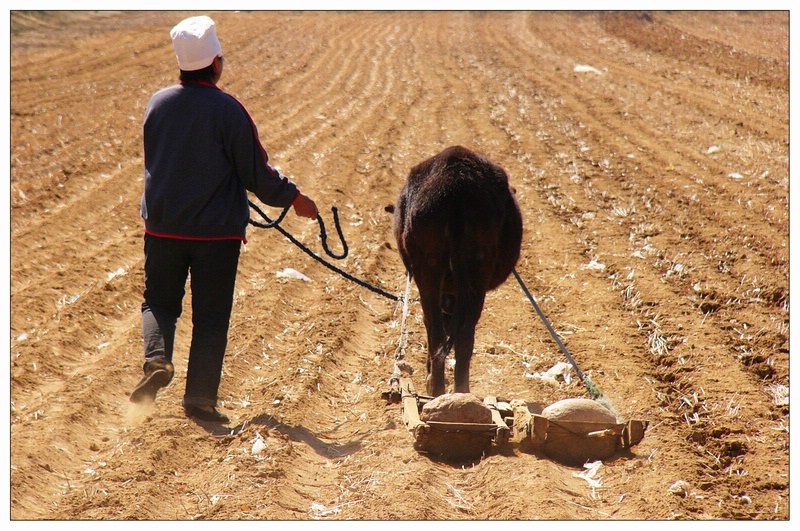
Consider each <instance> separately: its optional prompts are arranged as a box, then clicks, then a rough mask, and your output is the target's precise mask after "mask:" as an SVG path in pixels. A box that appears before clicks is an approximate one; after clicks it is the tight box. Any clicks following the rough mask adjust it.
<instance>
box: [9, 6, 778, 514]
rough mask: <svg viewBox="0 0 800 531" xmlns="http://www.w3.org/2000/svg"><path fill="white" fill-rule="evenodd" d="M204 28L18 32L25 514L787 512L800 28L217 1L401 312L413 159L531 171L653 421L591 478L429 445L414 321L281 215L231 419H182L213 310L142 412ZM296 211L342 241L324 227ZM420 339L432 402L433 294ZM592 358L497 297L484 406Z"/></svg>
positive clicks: (622, 403) (14, 289)
mask: <svg viewBox="0 0 800 531" xmlns="http://www.w3.org/2000/svg"><path fill="white" fill-rule="evenodd" d="M182 16H183V13H174V12H157V13H156V12H135V13H121V14H115V13H99V14H93V13H88V12H82V13H70V12H60V13H58V14H46V13H39V14H35V15H30V14H25V13H12V17H11V30H12V32H11V123H10V126H11V147H12V150H11V183H10V198H9V199H10V205H11V217H10V232H11V244H10V250H11V260H10V281H11V283H10V299H11V315H10V368H9V370H10V392H11V393H10V394H11V404H10V439H11V440H10V461H11V470H10V486H11V489H10V507H11V518H12V519H13V520H38V519H56V520H73V519H90V520H95V519H104V520H105V519H114V520H116V519H155V520H162V519H166V520H190V519H209V520H211V519H213V520H250V519H264V520H266V519H270V520H272V519H279V520H295V519H297V520H311V519H353V520H367V519H370V520H371V519H375V520H398V519H399V520H402V519H415V520H458V519H470V520H473V519H477V520H550V519H557V520H586V519H591V520H608V519H613V520H625V519H635V520H645V519H646V520H667V519H679V520H693V519H760V520H762V519H763V520H786V519H788V518H789V406H788V399H787V398H786V393H787V392H788V385H789V280H788V276H789V235H788V234H789V225H788V223H789V222H788V218H789V204H788V202H789V197H788V195H789V194H788V186H789V163H788V158H789V126H788V106H789V96H788V79H789V73H788V55H789V52H788V40H789V36H788V33H789V27H788V18H789V17H788V13H786V12H762V13H754V12H747V13H745V12H739V13H725V12H715V13H701V12H695V13H680V12H672V13H666V12H656V13H648V14H644V13H625V14H611V13H544V12H540V13H518V12H495V13H447V12H427V13H410V12H406V13H403V12H381V13H363V12H362V13H339V12H326V13H312V12H305V13H283V12H261V13H245V12H241V13H239V12H224V13H216V14H213V16H214V18H215V19H216V20H217V22H218V25H219V32H220V36H221V41H222V44H223V48H224V50H225V52H226V63H225V75H224V78H223V80H222V83H221V85H222V86H223V88H224V89H226V90H227V91H229V92H231V93H233V94H234V95H236V96H238V97H239V98H240V99H241V100H243V101H244V102H245V104H246V105H247V106H248V107H249V109H250V111H251V113H252V114H253V116H254V118H255V120H256V122H257V123H258V124H259V128H260V134H261V138H262V139H263V141H264V143H265V145H266V147H267V149H268V150H269V151H270V154H271V156H272V160H273V162H274V163H275V164H276V165H278V166H279V167H280V168H281V169H282V170H283V171H284V172H285V173H288V174H290V175H292V176H294V178H295V179H296V180H297V181H298V182H299V183H300V184H301V185H302V186H303V188H304V189H306V190H307V191H308V192H310V193H311V195H312V196H314V197H315V198H316V200H317V201H318V203H319V204H320V205H321V206H322V207H323V209H324V210H325V211H326V212H327V211H328V209H329V207H330V206H334V205H335V206H338V207H339V209H340V211H341V214H342V219H343V225H344V230H345V233H346V236H347V238H348V242H349V244H350V247H351V254H350V256H349V257H348V258H347V259H346V260H344V261H342V262H339V263H338V265H340V267H343V268H345V269H346V270H348V271H351V272H353V273H355V274H357V275H359V276H360V277H362V278H365V279H368V280H370V281H371V282H374V283H376V284H379V285H381V286H382V287H383V288H384V289H386V290H388V291H389V292H391V293H398V294H399V293H400V292H401V291H402V289H403V287H404V272H403V270H402V265H401V262H400V259H399V257H398V256H397V254H396V250H395V244H394V241H393V238H392V236H391V231H390V223H391V219H390V216H389V215H388V214H387V213H386V212H385V211H384V208H385V207H386V206H387V205H389V204H391V203H392V202H393V201H394V200H395V197H396V195H397V193H398V192H399V190H400V188H401V186H402V182H403V180H404V179H405V176H406V174H407V172H408V170H409V168H410V167H411V166H412V165H414V164H416V163H417V162H419V161H421V160H422V159H423V158H426V157H428V156H430V155H432V154H433V153H435V152H437V151H439V150H440V149H442V148H443V147H445V146H448V145H451V144H457V143H458V144H464V145H467V146H470V147H473V148H475V149H477V150H479V151H482V152H484V153H485V154H487V155H488V156H490V157H491V158H492V159H494V160H495V161H496V162H498V163H500V164H501V165H503V166H504V167H505V168H506V169H507V171H508V173H509V174H510V176H511V179H512V181H513V184H514V186H515V187H516V188H517V191H518V196H519V200H520V203H521V206H522V209H523V215H524V220H525V234H524V241H523V256H522V258H521V261H520V263H519V265H518V270H519V272H520V274H521V275H522V277H523V278H524V279H525V280H526V281H527V283H528V285H529V287H530V289H531V290H532V291H533V292H534V294H535V295H536V297H537V298H538V300H539V302H540V303H541V304H542V307H543V309H544V311H545V313H547V315H548V316H549V317H550V319H551V320H552V321H553V323H554V326H555V328H556V329H557V330H558V331H559V333H560V334H561V336H562V337H563V338H564V341H565V343H566V344H567V346H568V347H569V349H570V351H571V352H572V353H573V355H574V356H575V358H576V361H577V362H578V364H579V365H580V366H581V368H582V369H583V370H584V371H585V372H586V373H587V374H589V375H590V377H591V378H592V380H593V381H594V382H595V383H596V384H597V385H598V387H599V388H600V389H601V390H602V391H603V392H604V394H605V395H606V396H607V397H608V398H609V399H610V400H611V402H612V403H613V404H614V405H615V407H616V408H617V409H618V411H619V413H620V414H621V415H622V416H623V417H624V418H626V419H627V418H639V419H646V420H649V421H650V428H649V430H648V431H647V433H646V436H645V438H644V440H643V441H642V442H641V444H639V445H638V446H637V447H635V448H634V449H633V452H632V453H630V454H628V455H620V456H617V457H615V458H613V459H609V460H607V461H605V462H603V463H602V466H601V467H600V468H599V470H598V471H597V474H596V476H595V478H594V479H595V480H599V481H600V483H599V484H595V485H594V486H593V485H592V483H590V482H589V481H587V479H586V478H584V477H579V476H578V475H577V474H578V473H580V472H582V470H583V469H582V468H580V467H578V468H574V467H568V466H564V465H561V464H558V463H556V462H554V461H553V460H551V459H548V458H547V457H545V456H542V455H536V454H534V453H531V452H525V451H522V450H521V449H520V448H519V446H518V445H514V444H511V445H509V446H508V447H504V448H498V449H495V450H493V451H492V452H491V453H490V454H489V455H487V456H485V457H484V458H483V459H482V460H480V461H477V462H470V463H450V462H443V461H441V460H436V459H431V458H430V457H428V456H426V455H422V454H420V453H418V452H416V451H415V450H414V449H413V447H412V439H411V436H410V435H409V433H408V432H407V431H406V430H405V428H404V425H403V423H402V420H401V411H400V407H399V406H398V405H394V404H387V403H386V402H385V401H384V400H382V398H381V392H382V391H383V390H385V389H386V384H387V379H388V376H389V374H390V372H391V370H392V366H393V358H394V355H395V350H396V348H397V345H398V341H399V339H400V334H399V318H400V313H399V311H398V308H397V305H396V304H395V303H394V302H392V301H390V300H389V299H386V298H383V297H380V296H378V295H375V294H373V293H371V292H369V291H367V290H365V289H363V288H361V287H359V286H357V285H355V284H353V283H350V282H348V281H346V280H344V279H342V278H341V277H339V276H337V275H335V274H334V273H332V272H330V271H329V270H327V269H325V268H324V267H322V266H321V265H319V264H317V263H316V262H314V261H312V260H311V259H310V258H308V257H307V256H306V255H304V254H302V253H300V252H299V251H298V250H297V249H296V248H295V247H293V246H292V245H291V244H290V243H289V242H288V241H287V240H286V239H285V238H284V237H283V236H281V235H280V234H279V233H278V232H276V231H269V230H260V229H254V228H251V229H250V232H249V244H248V245H247V252H246V254H243V256H242V260H241V266H240V273H239V277H238V281H237V289H236V302H235V307H234V315H233V319H232V323H231V331H230V342H229V349H228V354H227V358H226V364H225V372H224V376H223V383H222V388H221V400H222V404H221V406H222V409H223V410H224V411H226V412H227V413H229V415H230V416H231V419H232V422H231V424H230V426H229V427H228V429H219V430H211V429H205V428H204V427H203V426H201V425H199V424H197V423H195V422H193V421H190V420H187V419H186V418H185V417H184V416H183V414H182V409H181V407H180V398H181V396H182V394H183V385H184V381H185V380H184V374H185V367H186V351H187V348H188V338H189V330H190V327H189V324H188V323H189V322H190V321H189V319H190V309H189V307H188V305H187V307H186V311H185V313H184V317H183V319H182V321H181V323H180V325H179V332H178V338H177V348H176V354H175V361H176V368H177V378H176V379H175V381H174V382H173V383H172V384H171V385H170V386H169V387H168V388H167V389H166V390H165V391H164V392H163V393H162V394H160V395H159V398H158V401H157V402H156V404H155V407H153V408H152V409H147V410H143V411H137V410H134V409H132V408H131V406H130V405H129V402H128V399H127V398H128V393H129V392H130V390H131V388H132V387H133V385H134V384H135V383H136V382H137V381H138V379H139V377H140V366H141V361H142V360H141V350H142V348H141V332H140V328H139V320H140V309H139V305H140V303H141V291H142V223H141V220H140V218H139V215H138V203H139V197H140V194H141V191H142V153H141V147H140V128H141V120H142V115H143V109H144V106H145V104H146V102H147V99H148V97H149V96H150V94H151V93H152V92H153V91H155V90H156V89H157V88H159V87H161V86H164V85H167V84H169V83H171V82H173V81H174V80H175V79H176V69H175V61H174V56H173V53H172V50H171V44H170V42H169V38H168V32H169V29H170V28H171V26H172V25H173V24H174V23H176V22H177V21H178V20H179V19H180V18H182ZM580 65H585V66H589V67H592V68H595V69H597V71H582V70H585V69H582V68H580ZM576 66H577V67H579V68H578V69H577V70H578V71H576ZM476 215H480V213H476ZM326 217H328V218H329V217H330V216H329V215H328V214H326ZM284 225H285V227H286V228H287V230H289V231H291V232H292V233H294V234H295V235H296V236H297V237H298V238H299V239H301V240H302V241H305V242H306V243H308V244H309V245H310V246H312V247H313V248H314V249H317V250H318V249H319V248H320V246H319V244H318V241H317V233H316V231H317V229H316V225H315V224H314V223H312V222H309V221H307V220H300V219H298V218H292V217H291V216H290V217H289V219H287V220H286V222H285V223H284ZM284 268H293V269H296V270H298V271H301V272H303V273H304V274H305V275H307V276H308V277H310V278H311V279H312V281H311V282H303V281H301V280H295V279H286V278H282V277H279V276H277V275H276V273H277V272H278V271H281V270H283V269H284ZM412 295H413V293H412ZM187 303H188V297H187ZM410 321H411V322H410V328H409V331H410V345H409V348H408V350H407V353H406V357H407V359H408V361H409V362H410V363H411V364H412V365H413V366H414V367H416V368H417V370H418V372H417V373H416V375H415V377H414V378H415V380H416V381H417V383H418V386H421V384H422V382H423V379H424V374H423V373H424V349H425V345H424V330H423V326H422V322H421V312H420V308H419V305H418V304H416V303H415V304H412V306H411V319H410ZM562 359H563V358H562V355H561V353H560V352H559V350H558V348H557V346H556V344H555V343H554V342H553V340H552V339H551V338H550V337H549V336H548V334H547V332H546V330H545V328H544V326H543V325H542V323H541V322H539V321H538V319H537V317H536V314H535V313H534V312H533V310H532V308H531V306H530V305H529V304H528V302H527V301H526V299H525V298H524V295H523V293H522V292H521V290H520V289H519V287H518V286H517V285H516V283H514V281H513V279H512V280H511V281H510V282H508V283H506V284H505V285H504V286H502V287H501V288H500V289H499V290H497V291H496V292H493V293H492V294H491V295H490V297H489V299H488V301H487V306H486V310H485V312H484V315H483V318H482V320H481V322H480V325H479V331H478V335H477V338H476V354H475V358H474V364H473V377H472V381H473V391H474V392H475V393H476V394H477V395H478V396H486V395H500V396H501V397H506V398H520V399H523V400H526V401H529V402H530V403H541V404H548V403H552V402H554V401H556V400H559V399H562V398H566V397H572V396H585V393H584V389H583V387H582V386H581V385H580V384H579V383H578V382H577V381H576V380H575V379H573V380H572V381H571V383H569V384H567V383H565V382H562V383H560V384H558V385H554V384H552V383H547V382H545V381H542V380H538V379H535V378H532V377H531V376H532V375H533V374H534V373H537V372H541V371H545V370H547V369H549V368H550V367H552V366H553V365H555V364H556V363H557V362H559V361H562ZM573 377H574V374H573ZM259 440H263V446H262V449H261V451H260V452H258V453H255V454H254V453H253V448H254V446H256V449H258V446H260V445H261V443H260V442H259V443H258V444H255V443H257V442H258V441H259ZM679 480H682V481H685V482H686V484H687V487H686V490H684V491H682V492H672V491H671V490H670V488H671V487H672V486H673V485H674V484H675V483H676V482H678V481H679Z"/></svg>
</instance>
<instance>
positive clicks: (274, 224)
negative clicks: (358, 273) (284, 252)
mask: <svg viewBox="0 0 800 531" xmlns="http://www.w3.org/2000/svg"><path fill="white" fill-rule="evenodd" d="M248 203H250V207H251V208H253V210H255V211H256V212H257V213H258V214H259V215H260V216H261V217H262V218H264V219H265V220H266V223H261V222H259V221H255V220H252V219H250V220H248V223H250V224H251V225H253V226H255V227H259V228H262V229H277V230H278V231H279V232H280V233H281V234H283V235H284V236H286V238H287V239H288V240H289V241H290V242H292V243H293V244H295V245H296V246H297V247H299V248H300V250H301V251H303V252H304V253H306V254H307V255H308V256H310V257H311V258H313V259H314V260H316V261H317V262H319V263H320V264H322V265H324V266H325V267H327V268H328V269H330V270H331V271H335V272H336V273H339V274H340V275H342V276H343V277H344V278H346V279H347V280H351V281H353V282H355V283H356V284H358V285H359V286H362V287H364V288H367V289H368V290H370V291H372V292H373V293H377V294H378V295H382V296H384V297H386V298H387V299H391V300H393V301H396V302H397V301H400V300H401V299H400V297H398V296H397V295H392V294H391V293H389V292H387V291H385V290H383V289H381V288H379V287H378V286H374V285H372V284H370V283H369V282H367V281H365V280H361V279H360V278H357V277H355V276H353V275H351V274H350V273H348V272H347V271H344V270H343V269H340V268H338V267H336V266H335V265H333V264H331V263H330V262H327V261H325V259H324V258H322V257H320V256H318V255H317V254H316V253H315V252H314V251H312V250H311V249H309V248H308V247H306V246H305V245H304V244H303V243H302V242H300V241H299V240H297V238H295V237H294V236H292V235H291V234H290V233H289V232H287V231H286V229H284V228H283V227H281V226H280V222H281V221H282V220H283V218H284V217H285V216H286V213H287V212H288V211H289V208H290V207H286V208H285V209H284V210H283V212H281V215H280V216H278V219H276V220H274V221H273V220H272V219H270V218H269V216H267V215H266V214H265V213H264V211H263V210H261V209H260V208H259V207H258V206H256V205H255V204H254V203H253V202H252V201H248ZM331 212H332V213H333V223H334V225H335V226H336V232H337V234H338V235H339V241H340V242H341V244H342V249H343V251H342V253H341V254H338V255H337V254H334V253H333V252H332V251H331V250H330V248H329V247H328V235H327V233H326V231H325V222H324V221H323V220H322V216H320V215H319V214H317V222H318V223H319V237H320V239H321V240H322V247H323V249H325V252H326V253H327V254H328V256H330V257H331V258H334V259H336V260H341V259H343V258H345V257H346V256H347V254H348V252H349V249H348V247H347V242H346V241H345V238H344V234H343V233H342V226H341V224H340V223H339V211H338V210H337V209H336V207H332V208H331Z"/></svg>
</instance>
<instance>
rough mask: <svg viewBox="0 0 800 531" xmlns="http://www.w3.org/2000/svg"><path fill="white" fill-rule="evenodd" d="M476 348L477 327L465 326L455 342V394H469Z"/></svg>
mask: <svg viewBox="0 0 800 531" xmlns="http://www.w3.org/2000/svg"><path fill="white" fill-rule="evenodd" d="M474 346H475V325H474V324H473V325H472V326H471V327H469V326H465V327H464V328H463V329H462V330H460V331H459V333H458V336H457V338H456V341H455V351H456V353H455V358H456V366H455V392H456V393H469V365H470V362H471V361H472V349H473V348H474Z"/></svg>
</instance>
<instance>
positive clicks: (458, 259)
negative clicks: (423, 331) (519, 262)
mask: <svg viewBox="0 0 800 531" xmlns="http://www.w3.org/2000/svg"><path fill="white" fill-rule="evenodd" d="M460 206H461V205H459V207H460ZM459 207H456V208H457V210H459V213H458V215H456V216H454V217H453V218H452V221H451V223H450V226H449V228H448V229H449V231H450V236H451V237H450V238H448V244H449V245H450V249H449V253H448V256H449V257H450V264H449V271H450V275H451V278H450V279H448V280H449V283H450V284H451V286H452V288H451V292H452V293H451V294H450V295H448V296H450V297H452V300H451V301H449V302H448V303H447V304H445V306H444V309H445V315H446V317H445V323H446V325H445V329H446V331H447V338H446V341H445V348H446V349H447V352H450V351H451V350H452V349H453V347H454V343H455V338H456V337H459V336H462V335H463V336H465V337H472V332H473V331H474V327H475V324H476V323H477V322H478V319H479V318H480V315H481V310H482V309H483V298H484V296H485V290H484V287H485V286H483V275H484V272H482V271H481V269H480V263H479V256H480V249H478V248H477V245H476V238H475V236H476V234H477V231H476V230H475V228H474V227H473V226H474V223H475V222H474V219H470V214H469V213H468V212H466V211H465V209H463V208H459ZM470 235H472V237H470ZM443 302H444V301H443ZM465 332H469V333H468V334H467V333H465Z"/></svg>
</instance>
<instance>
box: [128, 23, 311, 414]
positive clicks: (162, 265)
mask: <svg viewBox="0 0 800 531" xmlns="http://www.w3.org/2000/svg"><path fill="white" fill-rule="evenodd" d="M170 36H171V37H172V44H173V47H174V49H175V55H176V56H177V59H178V67H179V68H180V84H178V85H173V86H171V87H167V88H164V89H161V90H160V91H158V92H156V93H155V94H154V95H153V96H152V97H151V99H150V102H149V103H148V105H147V109H146V111H145V118H144V131H143V133H144V166H145V171H144V194H143V196H142V204H141V214H142V218H143V219H144V226H145V236H144V255H145V263H144V274H145V280H144V303H143V304H142V331H143V335H144V359H145V361H144V376H143V377H142V379H141V381H140V382H139V383H138V384H137V385H136V388H135V389H134V390H133V392H132V393H131V396H130V400H131V402H134V403H147V402H152V401H154V400H155V397H156V393H157V392H158V390H159V389H161V388H162V387H164V386H166V385H167V384H169V383H170V381H171V380H172V377H173V374H174V367H173V365H172V348H173V343H174V339H175V326H176V323H177V320H178V317H179V316H180V314H181V307H182V299H183V296H184V288H185V284H186V279H187V277H188V276H189V275H190V274H191V291H192V342H191V347H190V349H189V360H188V373H187V376H186V391H185V394H184V396H183V407H184V410H185V412H186V415H187V416H189V417H193V418H196V419H199V420H203V421H210V422H221V423H225V422H228V420H229V419H228V417H227V416H226V415H225V414H224V413H222V412H220V411H218V410H217V392H218V389H219V384H220V378H221V375H222V361H223V358H224V356H225V348H226V345H227V335H228V325H229V322H230V315H231V308H232V306H233V291H234V283H235V280H236V271H237V268H238V262H239V247H240V245H241V243H242V242H245V241H246V239H245V229H246V227H247V221H248V219H249V214H250V211H249V206H248V199H247V191H248V190H249V191H251V192H253V194H255V195H256V197H258V199H260V200H261V201H262V202H264V203H266V204H268V205H271V206H275V207H288V206H289V205H291V206H292V207H294V212H295V214H296V215H298V216H302V217H306V218H312V219H314V218H316V216H317V205H316V204H315V203H314V201H313V200H312V199H311V198H309V197H308V196H306V195H305V194H303V193H302V192H300V191H299V190H298V188H297V185H296V184H294V183H293V182H292V181H290V180H289V179H288V178H287V177H286V176H284V175H282V174H280V173H279V172H278V171H277V170H276V169H274V168H273V167H271V166H270V165H269V163H268V156H267V153H266V151H265V150H264V148H263V147H262V145H261V142H260V141H259V138H258V132H257V130H256V126H255V124H254V123H253V120H252V119H251V117H250V115H249V114H248V112H247V110H246V109H245V108H244V106H243V105H242V104H241V103H239V102H238V101H237V100H236V99H234V98H233V97H232V96H230V95H228V94H226V93H225V92H223V91H222V90H220V89H219V88H218V87H217V83H218V82H219V79H220V76H222V69H223V59H222V47H221V46H220V43H219V40H218V39H217V33H216V27H215V25H214V21H213V20H211V19H210V18H209V17H207V16H197V17H191V18H187V19H186V20H183V21H182V22H180V23H179V24H178V25H176V26H175V27H174V28H172V31H171V32H170Z"/></svg>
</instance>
